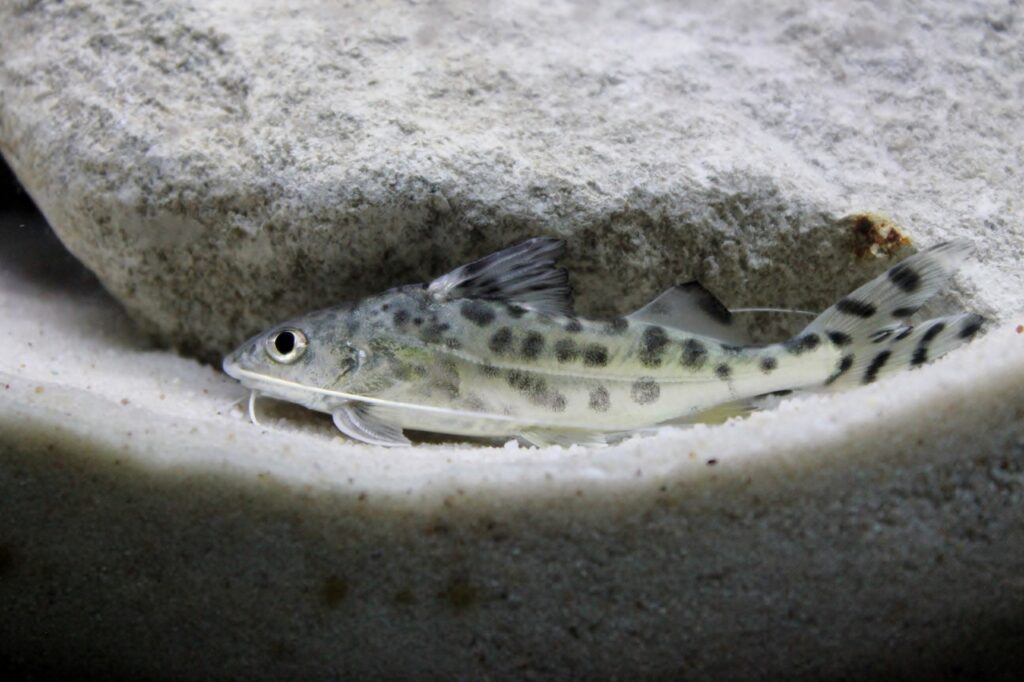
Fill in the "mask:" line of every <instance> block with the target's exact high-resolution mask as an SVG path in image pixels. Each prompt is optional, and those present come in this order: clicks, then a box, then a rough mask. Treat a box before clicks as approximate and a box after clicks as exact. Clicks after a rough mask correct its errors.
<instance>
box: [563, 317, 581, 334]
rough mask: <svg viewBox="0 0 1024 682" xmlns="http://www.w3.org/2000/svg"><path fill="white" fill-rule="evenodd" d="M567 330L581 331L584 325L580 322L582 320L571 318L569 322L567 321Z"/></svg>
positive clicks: (573, 332) (570, 331) (571, 331)
mask: <svg viewBox="0 0 1024 682" xmlns="http://www.w3.org/2000/svg"><path fill="white" fill-rule="evenodd" d="M565 331H567V332H569V333H570V334H578V333H580V332H581V331H583V325H582V324H580V321H579V320H577V319H576V318H571V319H570V320H569V321H568V322H566V323H565Z"/></svg>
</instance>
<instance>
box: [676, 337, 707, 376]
mask: <svg viewBox="0 0 1024 682" xmlns="http://www.w3.org/2000/svg"><path fill="white" fill-rule="evenodd" d="M707 358H708V349H707V348H705V347H704V344H703V343H701V342H700V341H698V340H697V339H686V341H683V354H682V356H680V358H679V362H681V363H682V364H683V366H684V367H689V368H690V369H700V368H701V367H703V366H704V362H705V361H706V360H707Z"/></svg>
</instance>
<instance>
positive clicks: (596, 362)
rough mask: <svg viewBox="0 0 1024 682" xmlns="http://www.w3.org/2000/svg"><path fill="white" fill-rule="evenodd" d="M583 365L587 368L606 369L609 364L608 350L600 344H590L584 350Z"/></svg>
mask: <svg viewBox="0 0 1024 682" xmlns="http://www.w3.org/2000/svg"><path fill="white" fill-rule="evenodd" d="M583 364H584V365H586V366H587V367H604V366H605V365H607V364H608V349H607V348H606V347H604V346H602V345H601V344H599V343H591V344H588V345H587V346H586V347H585V348H584V349H583Z"/></svg>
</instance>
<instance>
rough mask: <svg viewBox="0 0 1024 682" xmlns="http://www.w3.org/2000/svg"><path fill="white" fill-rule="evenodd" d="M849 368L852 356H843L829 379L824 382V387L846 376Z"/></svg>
mask: <svg viewBox="0 0 1024 682" xmlns="http://www.w3.org/2000/svg"><path fill="white" fill-rule="evenodd" d="M851 367H853V356H852V355H844V356H843V357H842V358H841V359H840V360H839V364H838V365H837V366H836V371H835V372H833V373H832V375H831V376H829V378H828V379H826V380H825V385H826V386H828V385H829V384H831V383H832V382H834V381H835V380H836V379H838V378H839V377H841V376H843V375H844V374H846V373H847V372H848V371H850V368H851Z"/></svg>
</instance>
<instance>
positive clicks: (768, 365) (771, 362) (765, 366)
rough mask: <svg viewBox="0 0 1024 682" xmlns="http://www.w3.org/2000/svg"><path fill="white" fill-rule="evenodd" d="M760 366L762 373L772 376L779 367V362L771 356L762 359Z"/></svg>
mask: <svg viewBox="0 0 1024 682" xmlns="http://www.w3.org/2000/svg"><path fill="white" fill-rule="evenodd" d="M758 364H759V365H760V367H761V371H762V372H764V373H765V374H770V373H772V372H774V371H775V369H776V368H777V367H778V366H779V361H778V360H776V359H775V358H773V357H771V356H770V355H769V356H765V357H763V358H761V362H760V363H758Z"/></svg>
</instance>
